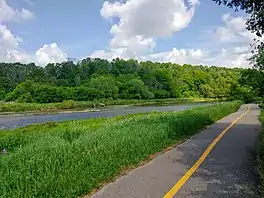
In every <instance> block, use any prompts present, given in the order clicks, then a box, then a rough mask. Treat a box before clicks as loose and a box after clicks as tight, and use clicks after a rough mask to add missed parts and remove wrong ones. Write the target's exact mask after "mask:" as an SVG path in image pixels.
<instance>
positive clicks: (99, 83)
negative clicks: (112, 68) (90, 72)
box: [88, 76, 119, 99]
mask: <svg viewBox="0 0 264 198" xmlns="http://www.w3.org/2000/svg"><path fill="white" fill-rule="evenodd" d="M88 86H89V87H91V88H95V89H98V90H100V91H101V92H102V93H103V94H104V97H105V98H113V99H117V98H118V91H119V88H118V86H117V81H116V79H115V78H114V77H112V76H98V77H93V78H92V79H91V80H90V82H89V83H88Z"/></svg>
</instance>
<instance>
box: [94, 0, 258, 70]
mask: <svg viewBox="0 0 264 198" xmlns="http://www.w3.org/2000/svg"><path fill="white" fill-rule="evenodd" d="M188 3H189V4H188V5H187V4H186V1H184V0H166V1H160V0H141V1H139V0H127V1H126V2H124V3H121V2H114V3H110V2H108V1H106V2H105V3H104V4H103V6H102V9H101V15H102V17H104V18H106V19H108V20H109V21H111V22H113V21H115V22H114V23H113V25H112V27H111V29H110V33H111V34H112V35H113V38H112V39H111V41H110V44H109V50H98V51H95V52H93V53H92V54H91V55H90V57H92V58H96V57H100V58H104V59H109V60H112V59H114V58H116V57H119V58H124V59H128V58H135V59H138V60H152V61H159V62H173V63H178V64H185V63H186V64H194V65H200V64H202V65H219V66H226V67H248V66H249V61H248V58H249V57H250V48H249V44H250V43H252V42H253V40H254V38H255V36H254V35H253V34H251V33H250V32H248V31H247V30H246V28H245V22H246V18H244V17H234V16H232V15H231V14H230V13H226V14H223V15H222V22H223V25H221V26H218V27H217V28H215V29H211V30H210V31H209V33H210V36H207V37H206V41H207V42H208V41H209V42H211V43H214V44H216V46H218V47H219V46H220V49H217V50H205V49H204V48H203V47H206V46H201V48H198V49H177V48H176V47H175V48H173V49H172V50H171V51H165V52H159V53H154V52H153V51H154V49H155V47H156V39H157V38H163V37H168V36H171V35H173V34H174V33H175V32H177V31H180V30H181V29H183V28H186V27H187V26H188V24H189V23H190V22H191V19H192V17H193V16H194V13H195V9H196V6H197V4H198V1H196V0H193V1H188ZM211 35H213V36H211ZM223 43H225V44H227V46H228V47H226V48H225V47H222V48H221V44H223ZM206 49H208V48H206ZM209 49H210V48H209Z"/></svg>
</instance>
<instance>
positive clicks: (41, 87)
mask: <svg viewBox="0 0 264 198" xmlns="http://www.w3.org/2000/svg"><path fill="white" fill-rule="evenodd" d="M263 79H264V78H263V73H262V72H260V71H259V70H256V69H240V68H232V69H231V68H224V67H216V66H211V67H208V66H201V65H199V66H192V65H187V64H185V65H177V64H173V63H157V62H151V61H147V62H138V61H136V60H132V59H130V60H122V59H118V58H117V59H114V60H112V61H108V60H103V59H99V58H96V59H91V58H87V59H84V60H82V61H79V62H76V63H74V62H72V61H68V62H63V63H50V64H48V65H46V66H45V67H40V66H36V65H35V64H34V63H30V64H21V63H0V100H2V101H16V102H27V103H32V102H34V103H51V102H62V101H64V100H74V101H94V100H100V99H111V100H115V99H139V100H141V99H165V98H227V99H244V100H252V98H254V97H256V96H262V93H264V92H263V90H262V89H263V88H262V87H263V86H262V84H263V82H262V81H263Z"/></svg>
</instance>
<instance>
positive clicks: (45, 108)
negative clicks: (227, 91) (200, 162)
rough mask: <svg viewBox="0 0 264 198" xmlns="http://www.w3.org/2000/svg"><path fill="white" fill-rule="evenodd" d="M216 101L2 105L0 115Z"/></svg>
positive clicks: (206, 99) (104, 101)
mask: <svg viewBox="0 0 264 198" xmlns="http://www.w3.org/2000/svg"><path fill="white" fill-rule="evenodd" d="M214 101H217V100H216V99H210V98H180V99H175V98H171V99H153V100H102V101H83V102H80V101H72V100H70V101H64V102H61V103H43V104H41V103H17V102H8V103H5V102H2V103H0V115H9V114H14V113H26V114H48V113H58V112H65V113H67V112H85V111H86V112H89V111H97V110H100V109H102V110H104V109H105V108H109V107H113V106H122V105H131V106H148V105H167V104H184V103H186V104H188V103H198V102H214Z"/></svg>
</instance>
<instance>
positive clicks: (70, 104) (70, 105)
mask: <svg viewBox="0 0 264 198" xmlns="http://www.w3.org/2000/svg"><path fill="white" fill-rule="evenodd" d="M73 107H74V100H64V101H63V102H62V108H63V109H70V108H73Z"/></svg>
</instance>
